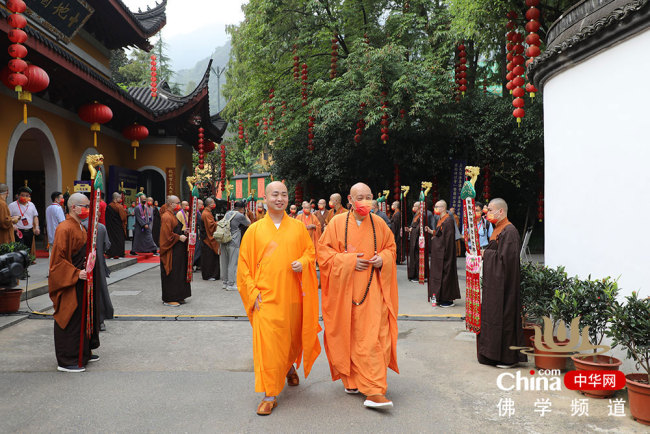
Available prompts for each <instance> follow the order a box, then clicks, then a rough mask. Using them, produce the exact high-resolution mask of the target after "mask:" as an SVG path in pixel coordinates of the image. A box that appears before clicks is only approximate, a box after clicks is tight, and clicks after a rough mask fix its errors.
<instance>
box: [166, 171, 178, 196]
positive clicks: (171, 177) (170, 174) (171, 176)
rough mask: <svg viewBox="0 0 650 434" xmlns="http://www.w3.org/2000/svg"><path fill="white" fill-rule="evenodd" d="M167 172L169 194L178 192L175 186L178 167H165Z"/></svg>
mask: <svg viewBox="0 0 650 434" xmlns="http://www.w3.org/2000/svg"><path fill="white" fill-rule="evenodd" d="M165 174H166V175H167V196H171V195H173V194H176V191H175V188H174V186H175V185H176V168H175V167H167V168H166V169H165Z"/></svg>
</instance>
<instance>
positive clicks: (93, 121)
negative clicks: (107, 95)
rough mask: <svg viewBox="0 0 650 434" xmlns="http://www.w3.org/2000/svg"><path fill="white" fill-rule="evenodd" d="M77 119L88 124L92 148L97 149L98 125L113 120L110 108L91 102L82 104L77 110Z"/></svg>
mask: <svg viewBox="0 0 650 434" xmlns="http://www.w3.org/2000/svg"><path fill="white" fill-rule="evenodd" d="M78 114H79V117H80V118H81V119H82V120H83V121H84V122H88V123H89V124H90V131H92V132H93V146H94V147H95V148H96V147H97V133H98V132H99V131H100V129H101V128H100V125H101V124H105V123H106V122H108V121H110V120H111V119H113V111H112V110H111V109H110V107H108V106H106V105H104V104H100V103H98V102H97V101H93V102H91V103H89V104H84V105H82V106H81V107H80V108H79V112H78Z"/></svg>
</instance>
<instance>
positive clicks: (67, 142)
mask: <svg viewBox="0 0 650 434" xmlns="http://www.w3.org/2000/svg"><path fill="white" fill-rule="evenodd" d="M6 3H7V1H6V0H0V41H2V42H0V52H2V53H4V54H3V55H2V57H1V58H0V61H2V62H3V64H2V65H0V69H1V68H3V67H5V65H7V64H8V62H9V61H10V60H11V59H12V58H11V57H10V56H9V54H8V48H9V46H10V44H12V42H11V41H10V40H9V39H8V33H9V32H10V31H11V30H12V27H11V26H10V23H8V20H7V17H8V16H9V15H11V14H12V13H11V12H10V11H9V10H8V9H7V6H6ZM26 4H27V8H28V9H27V10H26V11H25V12H24V13H23V14H22V15H23V16H24V17H25V18H26V19H27V25H26V27H25V28H23V30H24V31H25V32H26V34H27V40H26V41H25V42H24V43H23V44H22V45H24V47H25V48H26V49H27V55H26V56H25V57H24V60H25V61H26V62H27V63H28V64H33V65H36V66H39V67H40V68H42V69H43V70H45V72H46V73H47V74H48V76H49V80H50V83H49V86H48V87H47V88H46V89H45V90H43V91H41V92H38V93H34V94H33V95H32V101H31V102H30V103H28V104H27V105H26V106H27V107H26V109H27V117H26V122H24V119H23V110H24V108H23V102H21V101H19V100H18V98H17V95H18V93H17V92H16V91H15V90H13V89H10V88H9V87H7V84H6V76H7V74H8V72H7V71H5V72H4V74H3V73H0V75H2V76H3V83H5V84H4V85H0V182H5V183H7V184H8V185H9V189H10V192H11V194H10V200H11V197H12V196H13V194H14V193H15V192H16V190H17V188H18V187H19V186H21V185H25V183H27V185H28V186H29V187H30V188H31V189H32V201H33V203H34V204H35V205H36V207H37V209H38V211H39V214H40V213H42V215H44V211H45V207H46V206H47V205H48V204H49V203H50V194H51V192H53V191H57V190H58V191H63V192H65V191H66V190H69V191H70V192H72V191H73V188H74V185H75V181H77V182H78V181H81V180H84V179H89V174H88V173H87V169H86V167H85V164H84V163H85V159H86V156H87V155H89V154H96V153H101V154H103V155H104V164H105V165H104V176H105V180H106V190H107V191H108V193H109V194H110V193H112V192H113V191H116V190H117V189H118V187H119V186H120V185H123V187H124V189H125V191H126V194H127V196H128V197H129V199H130V198H132V197H134V195H135V193H137V191H138V190H139V188H140V187H144V189H145V192H146V193H147V194H148V195H150V196H153V197H154V198H155V199H156V200H158V201H163V200H164V197H165V195H166V194H170V193H175V194H179V195H180V196H182V197H185V198H187V197H189V188H188V186H187V183H186V182H185V178H186V177H187V176H189V175H191V174H192V173H193V166H192V150H193V149H192V146H193V145H196V144H197V140H198V130H199V128H203V130H204V135H205V140H206V141H208V140H211V141H213V142H215V143H220V142H221V139H222V136H223V134H224V132H225V129H226V126H227V124H226V122H225V121H223V120H222V119H221V118H220V117H219V116H218V115H214V116H211V114H210V112H209V101H208V78H209V74H210V65H208V68H207V69H206V72H205V74H204V76H203V78H202V80H201V81H200V83H199V84H198V85H197V87H196V89H195V90H194V91H193V92H191V93H190V94H189V95H185V96H180V95H175V94H173V93H172V92H171V91H170V89H169V86H167V84H166V83H164V82H161V83H159V85H158V90H157V96H156V97H153V96H152V92H151V89H150V88H149V87H132V88H128V89H125V88H123V87H122V86H119V85H118V84H116V83H115V82H113V80H112V79H111V69H110V55H111V50H115V49H123V48H129V47H138V48H140V49H143V50H147V51H148V50H151V48H152V44H151V42H150V41H149V39H150V38H151V37H153V36H154V35H155V34H156V33H158V32H159V31H160V30H161V29H162V27H163V26H164V25H165V22H166V16H165V9H166V0H163V1H162V3H160V4H156V5H155V7H153V8H151V9H149V10H147V11H144V12H132V11H130V10H129V9H128V7H127V6H126V5H125V4H124V3H122V1H120V0H66V1H64V2H61V1H53V0H31V1H30V0H27V1H26ZM94 102H98V103H99V104H102V105H105V106H107V107H109V108H110V110H111V111H112V114H113V116H112V118H111V120H110V121H108V122H106V123H104V124H102V125H101V126H100V131H99V132H97V147H95V146H94V144H93V132H92V131H91V129H90V126H91V125H90V124H89V123H88V122H85V121H84V120H82V119H81V118H80V115H79V109H80V108H81V107H82V106H84V105H86V104H89V103H94ZM134 123H135V124H138V125H142V126H145V127H146V128H147V130H148V132H149V134H148V137H147V138H145V139H143V140H140V141H139V147H137V154H136V155H135V156H134V149H133V148H132V141H131V140H130V139H128V138H126V137H125V136H124V135H123V130H124V128H125V127H127V126H130V125H133V124H134Z"/></svg>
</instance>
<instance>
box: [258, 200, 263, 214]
mask: <svg viewBox="0 0 650 434" xmlns="http://www.w3.org/2000/svg"><path fill="white" fill-rule="evenodd" d="M257 212H264V202H262V201H261V200H258V201H257Z"/></svg>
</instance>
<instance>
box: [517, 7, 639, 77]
mask: <svg viewBox="0 0 650 434" xmlns="http://www.w3.org/2000/svg"><path fill="white" fill-rule="evenodd" d="M649 27H650V2H649V1H648V0H599V1H593V0H582V1H579V2H578V3H576V4H574V5H573V6H572V7H571V8H569V9H568V10H567V11H565V12H564V13H563V14H562V15H561V16H560V18H558V19H557V20H556V21H555V22H554V23H553V24H552V25H551V27H550V28H549V31H548V38H547V41H546V49H545V50H544V52H543V53H542V54H541V55H540V56H539V57H537V58H536V59H535V61H534V62H533V63H532V64H531V65H530V66H529V67H528V70H527V74H528V77H529V79H530V80H531V81H532V82H534V84H535V86H536V87H537V88H538V89H542V88H543V87H544V84H545V82H546V81H547V80H548V79H549V78H550V77H551V76H553V75H554V74H555V73H557V72H559V71H561V70H563V69H565V68H568V67H570V66H571V65H574V64H576V63H578V62H581V61H583V60H585V59H586V58H588V57H590V56H593V55H594V54H596V53H598V52H600V51H603V50H605V49H607V48H609V47H611V46H612V45H614V44H616V43H618V42H620V41H622V40H624V39H626V38H629V37H631V36H633V35H635V34H637V33H640V32H642V31H644V30H646V29H648V28H649Z"/></svg>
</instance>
